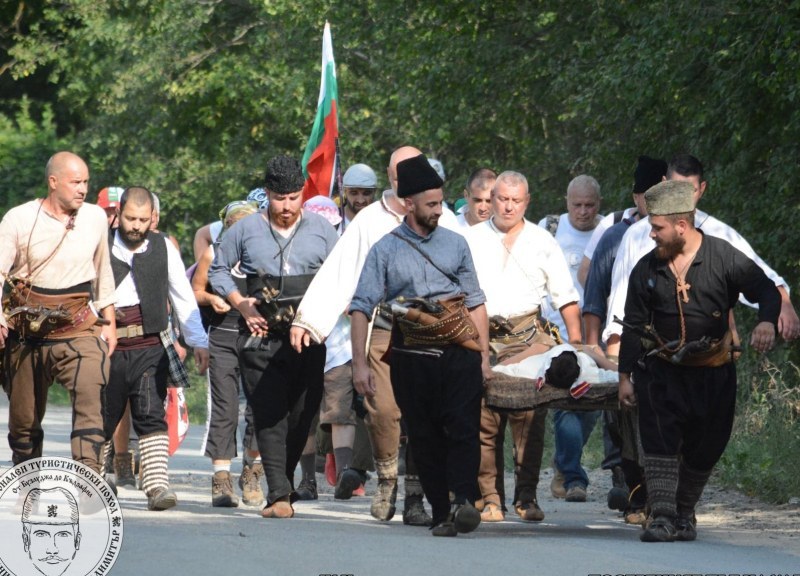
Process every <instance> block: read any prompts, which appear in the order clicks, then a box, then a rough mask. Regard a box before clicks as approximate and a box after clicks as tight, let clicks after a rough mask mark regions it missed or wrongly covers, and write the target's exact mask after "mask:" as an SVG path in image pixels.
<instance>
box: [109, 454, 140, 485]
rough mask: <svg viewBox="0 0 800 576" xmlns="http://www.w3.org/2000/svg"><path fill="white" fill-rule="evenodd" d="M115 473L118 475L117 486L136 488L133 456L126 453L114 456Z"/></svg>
mask: <svg viewBox="0 0 800 576" xmlns="http://www.w3.org/2000/svg"><path fill="white" fill-rule="evenodd" d="M114 473H115V474H116V475H117V486H131V487H132V488H136V478H135V477H134V475H133V454H131V453H130V452H124V453H123V454H116V455H115V456H114Z"/></svg>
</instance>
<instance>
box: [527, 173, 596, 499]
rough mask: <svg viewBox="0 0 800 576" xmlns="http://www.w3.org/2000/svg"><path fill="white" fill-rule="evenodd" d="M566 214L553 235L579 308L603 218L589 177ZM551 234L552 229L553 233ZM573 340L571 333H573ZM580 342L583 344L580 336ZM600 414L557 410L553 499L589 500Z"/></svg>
mask: <svg viewBox="0 0 800 576" xmlns="http://www.w3.org/2000/svg"><path fill="white" fill-rule="evenodd" d="M566 199H567V212H566V213H564V214H562V215H561V216H560V217H559V218H558V225H557V228H556V229H555V231H554V232H553V235H554V236H555V239H556V242H558V245H559V246H560V247H561V250H562V251H563V252H564V257H565V258H566V260H567V264H568V265H569V271H570V274H571V275H572V282H573V284H574V285H575V288H576V289H577V290H578V293H579V294H580V302H579V305H580V306H583V286H581V284H580V282H578V268H579V267H580V264H581V261H582V260H583V253H584V251H585V250H586V245H587V244H588V243H589V241H590V240H591V238H592V234H593V232H594V229H595V228H596V227H597V225H598V223H599V221H600V217H599V216H598V213H599V211H600V201H601V196H600V184H599V183H598V182H597V180H595V179H594V178H592V177H591V176H588V175H586V174H582V175H580V176H576V177H575V178H573V179H572V181H571V182H570V183H569V185H568V186H567V196H566ZM539 226H541V227H543V228H547V227H548V218H543V219H542V220H541V221H540V222H539ZM551 232H552V230H551ZM548 320H550V321H551V322H553V323H556V324H559V328H562V326H561V325H560V318H559V317H558V315H557V314H555V311H552V310H551V311H550V313H549V315H548ZM570 337H571V338H572V334H570ZM576 341H577V342H580V341H581V336H580V334H579V335H578V337H577V339H576ZM599 415H600V413H599V412H595V411H593V412H576V411H570V410H554V411H553V423H554V427H555V434H556V446H555V456H554V458H553V460H554V467H553V468H554V472H555V474H554V476H553V482H552V483H551V485H550V488H551V491H552V493H553V496H555V497H556V498H566V499H567V501H568V502H584V501H586V486H587V485H588V483H589V477H588V476H587V474H586V471H585V470H584V469H583V467H581V457H582V456H583V446H584V444H586V441H587V440H588V439H589V435H590V434H591V433H592V429H594V425H595V422H597V418H598V416H599Z"/></svg>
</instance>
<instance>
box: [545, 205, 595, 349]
mask: <svg viewBox="0 0 800 576" xmlns="http://www.w3.org/2000/svg"><path fill="white" fill-rule="evenodd" d="M539 227H541V228H543V229H545V230H546V229H547V218H542V219H541V220H540V221H539ZM593 232H594V230H586V231H582V230H578V229H576V228H575V227H574V226H573V225H572V224H571V223H570V221H569V214H567V213H564V214H562V215H561V216H560V217H559V219H558V229H557V230H556V235H555V239H556V242H557V243H558V245H559V246H560V247H561V251H562V252H563V253H564V259H565V260H566V261H567V267H568V268H569V273H570V276H571V277H572V284H573V285H574V286H575V289H576V290H577V291H578V296H579V301H578V305H579V306H581V307H583V286H581V284H580V282H578V268H580V266H581V261H582V260H583V252H584V250H585V249H586V245H587V244H588V243H589V240H591V238H592V233H593ZM545 311H546V314H545V315H544V316H545V318H547V320H549V321H550V322H552V323H553V324H556V325H557V326H558V329H559V330H560V331H561V337H562V338H564V339H566V336H567V327H566V326H565V325H564V319H563V318H562V317H561V313H560V312H559V311H558V306H553V305H552V304H551V305H550V306H548V307H545Z"/></svg>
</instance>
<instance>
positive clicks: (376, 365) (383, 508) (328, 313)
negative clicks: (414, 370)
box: [291, 146, 455, 526]
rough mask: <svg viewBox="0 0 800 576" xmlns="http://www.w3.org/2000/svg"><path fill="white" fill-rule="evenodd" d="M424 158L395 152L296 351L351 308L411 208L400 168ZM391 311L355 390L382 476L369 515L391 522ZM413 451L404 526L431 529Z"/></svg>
mask: <svg viewBox="0 0 800 576" xmlns="http://www.w3.org/2000/svg"><path fill="white" fill-rule="evenodd" d="M419 154H420V151H419V150H418V149H417V148H414V147H413V146H401V147H400V148H398V149H397V150H395V151H394V152H392V156H391V158H390V159H389V165H388V166H387V168H386V175H387V177H388V179H389V186H390V188H389V189H388V190H384V191H383V194H382V195H381V198H380V200H379V201H378V202H373V203H372V204H370V205H369V206H367V207H366V208H365V209H364V210H362V212H361V215H360V216H359V217H358V218H357V219H355V220H354V221H353V222H352V224H351V225H350V226H348V227H347V229H346V230H345V232H344V234H342V238H341V239H340V240H339V243H338V244H337V245H336V247H335V248H334V250H333V252H331V255H330V257H329V258H328V259H327V260H326V261H325V265H324V266H323V267H322V269H321V270H320V272H319V274H317V276H316V277H315V278H314V281H313V282H312V283H311V286H309V288H308V292H307V293H306V296H305V298H303V301H302V302H301V304H300V307H299V309H298V312H297V317H296V318H295V321H294V325H293V326H292V334H291V339H292V346H294V347H295V349H296V350H297V351H300V350H301V349H302V347H303V346H308V345H309V343H310V342H311V341H312V340H313V341H314V342H323V341H325V339H326V338H328V337H329V336H330V334H331V333H332V331H333V329H334V326H335V325H336V323H337V322H338V320H339V317H340V316H341V315H342V314H343V313H344V312H346V310H347V308H348V306H349V304H350V300H351V299H352V297H353V293H354V292H355V289H356V285H357V284H358V279H359V276H360V275H361V270H362V268H363V266H364V261H365V260H366V258H367V253H368V252H369V250H370V248H372V246H374V245H375V243H377V242H378V240H380V239H381V238H383V237H384V236H385V235H386V234H388V233H390V232H391V231H392V230H394V229H395V228H397V227H398V225H399V224H400V223H401V222H402V221H403V217H404V216H405V214H406V206H405V203H404V202H403V200H402V199H401V198H399V197H398V196H397V192H396V190H397V165H398V164H399V163H400V162H402V161H403V160H407V159H408V158H413V157H415V156H418V155H419ZM443 220H444V218H442V219H440V221H439V223H440V224H441V225H443V226H445V227H447V225H446V224H445V223H444V222H443ZM451 229H455V228H454V227H453V228H451ZM387 310H388V308H387V307H385V306H381V307H379V308H378V312H377V314H376V316H375V320H374V322H373V323H372V331H371V333H370V337H369V364H370V368H371V370H372V376H373V382H374V383H375V387H374V388H370V389H365V388H362V389H359V388H358V387H356V392H358V393H359V394H362V395H363V396H364V408H365V409H366V411H367V415H366V417H365V418H364V422H365V423H366V425H367V431H368V432H369V437H370V442H371V443H372V456H373V459H374V460H375V471H376V473H377V475H378V489H377V491H376V492H375V494H374V496H373V499H372V505H371V506H370V514H372V516H373V518H375V519H376V520H381V521H384V522H388V521H389V520H391V519H392V517H393V516H394V513H395V510H396V507H395V502H396V500H397V477H398V461H399V454H400V451H399V444H400V409H399V408H398V407H397V403H396V402H395V397H394V393H393V391H392V384H391V381H390V378H389V367H388V366H387V365H386V363H385V362H382V361H381V358H382V357H383V355H384V354H385V353H386V350H387V348H388V347H389V340H390V338H389V337H390V330H391V326H392V324H391V312H390V311H388V312H387ZM412 452H413V447H411V448H409V449H408V451H407V452H406V475H405V505H404V509H403V523H404V524H410V525H413V526H427V525H428V524H430V521H431V518H430V516H429V515H428V513H427V512H426V511H425V507H424V505H423V503H422V499H423V496H424V493H423V490H422V486H421V484H420V482H419V477H418V476H417V472H416V466H415V465H414V462H413V456H412Z"/></svg>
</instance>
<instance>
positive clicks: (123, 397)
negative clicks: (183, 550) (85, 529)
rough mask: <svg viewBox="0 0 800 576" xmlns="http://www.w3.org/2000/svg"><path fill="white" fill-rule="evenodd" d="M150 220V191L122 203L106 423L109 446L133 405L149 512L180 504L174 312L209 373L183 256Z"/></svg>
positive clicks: (134, 192)
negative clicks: (170, 391) (174, 438)
mask: <svg viewBox="0 0 800 576" xmlns="http://www.w3.org/2000/svg"><path fill="white" fill-rule="evenodd" d="M152 217H153V196H152V194H151V193H150V191H149V190H147V188H142V187H139V186H134V187H131V188H128V189H126V190H125V192H124V193H123V194H122V198H121V199H120V212H119V228H118V229H117V231H116V233H115V234H114V235H113V236H112V237H111V238H110V243H111V267H112V269H113V270H114V282H115V284H116V287H117V290H116V296H117V316H118V321H117V338H118V341H119V345H118V347H117V353H116V354H114V356H113V358H112V359H111V376H110V378H109V384H108V387H107V389H106V393H105V402H104V405H105V418H104V423H105V431H106V438H107V439H109V440H110V439H111V437H112V436H113V434H114V431H115V430H116V428H117V425H118V424H119V422H120V420H121V418H122V416H123V414H124V412H125V409H126V407H127V405H128V402H129V401H130V407H131V418H132V422H133V428H134V430H136V434H137V435H138V436H139V457H140V466H141V476H142V485H141V488H142V490H144V493H145V494H146V495H147V507H148V508H149V509H150V510H166V509H168V508H172V507H173V506H175V505H176V504H177V502H178V499H177V496H176V495H175V492H173V491H172V490H170V488H169V477H168V475H167V460H168V449H169V437H168V435H167V423H166V421H165V420H164V417H165V414H164V399H165V398H166V396H167V380H168V379H169V378H170V372H171V371H174V370H178V371H181V370H182V369H183V367H182V365H181V364H180V360H179V359H178V358H177V353H175V350H174V347H172V337H171V333H170V327H169V314H170V305H171V309H172V311H173V312H174V315H175V316H176V317H177V318H178V321H179V323H180V328H181V332H182V334H183V335H184V338H185V340H186V343H187V344H188V345H189V346H192V347H193V348H194V359H195V362H196V364H197V367H198V369H199V371H200V372H201V373H203V372H205V370H206V367H207V365H208V339H207V337H206V334H205V331H204V330H203V325H202V323H201V321H200V311H199V310H198V309H197V302H196V301H195V298H194V293H193V292H192V287H191V285H190V284H189V280H188V279H187V278H186V269H185V268H184V266H183V262H182V261H181V257H180V254H179V253H178V250H177V249H176V248H175V247H174V246H173V245H172V243H171V242H170V241H169V240H168V239H167V238H166V237H165V236H164V235H162V234H161V233H159V232H153V231H152V230H150V224H151V221H152ZM145 287H146V288H145ZM181 374H182V372H181ZM184 377H185V375H184ZM173 380H176V378H174V377H173Z"/></svg>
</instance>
